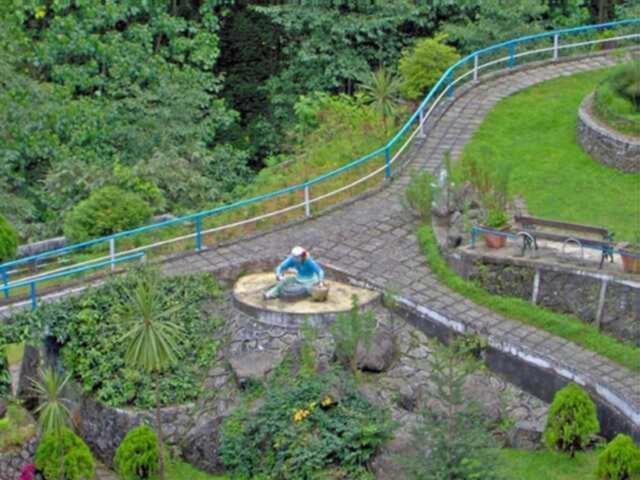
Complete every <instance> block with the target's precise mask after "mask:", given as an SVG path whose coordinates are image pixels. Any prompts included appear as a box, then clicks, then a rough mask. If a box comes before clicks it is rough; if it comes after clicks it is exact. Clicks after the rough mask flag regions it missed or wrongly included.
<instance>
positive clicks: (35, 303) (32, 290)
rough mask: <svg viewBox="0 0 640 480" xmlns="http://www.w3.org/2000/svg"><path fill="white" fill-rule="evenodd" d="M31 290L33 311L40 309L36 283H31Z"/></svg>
mask: <svg viewBox="0 0 640 480" xmlns="http://www.w3.org/2000/svg"><path fill="white" fill-rule="evenodd" d="M29 290H30V294H31V310H35V309H36V308H37V307H38V303H37V299H36V282H31V286H30V288H29Z"/></svg>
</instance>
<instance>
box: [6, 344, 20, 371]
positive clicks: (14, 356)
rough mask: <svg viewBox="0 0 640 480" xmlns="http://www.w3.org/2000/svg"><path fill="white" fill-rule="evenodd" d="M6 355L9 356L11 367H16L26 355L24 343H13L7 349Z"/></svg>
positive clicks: (8, 360)
mask: <svg viewBox="0 0 640 480" xmlns="http://www.w3.org/2000/svg"><path fill="white" fill-rule="evenodd" d="M5 354H6V356H7V362H8V364H9V366H11V365H16V364H17V363H19V362H20V361H22V355H23V354H24V343H12V344H9V345H7V346H6V347H5Z"/></svg>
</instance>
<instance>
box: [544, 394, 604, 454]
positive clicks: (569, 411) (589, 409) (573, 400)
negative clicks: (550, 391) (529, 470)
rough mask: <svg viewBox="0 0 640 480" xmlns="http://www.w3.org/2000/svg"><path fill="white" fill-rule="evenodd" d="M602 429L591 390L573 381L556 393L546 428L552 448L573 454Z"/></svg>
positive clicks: (547, 441)
mask: <svg viewBox="0 0 640 480" xmlns="http://www.w3.org/2000/svg"><path fill="white" fill-rule="evenodd" d="M599 431H600V423H599V422H598V417H597V416H596V406H595V404H594V403H593V401H592V400H591V398H590V397H589V394H588V393H587V392H585V391H584V390H583V389H582V388H580V387H579V386H578V385H576V384H575V383H570V384H569V385H567V386H566V387H564V388H563V389H561V390H559V391H558V392H557V393H556V394H555V396H554V397H553V403H552V404H551V408H550V409H549V418H548V420H547V426H546V428H545V430H544V440H545V443H546V444H547V446H548V447H549V448H551V449H557V450H560V451H562V452H567V453H569V454H570V455H571V456H572V457H573V456H574V455H575V452H576V451H577V450H582V449H584V448H585V447H586V446H587V444H588V443H589V441H590V440H591V438H592V436H593V435H595V434H596V433H598V432H599Z"/></svg>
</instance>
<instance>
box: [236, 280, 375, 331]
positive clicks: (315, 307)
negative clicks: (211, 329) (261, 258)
mask: <svg viewBox="0 0 640 480" xmlns="http://www.w3.org/2000/svg"><path fill="white" fill-rule="evenodd" d="M275 282H276V280H275V275H274V274H273V272H269V273H253V274H249V275H245V276H243V277H241V278H240V279H239V280H238V281H237V282H236V284H235V285H234V287H233V300H234V303H235V305H236V307H237V308H238V309H240V310H242V311H243V312H245V313H247V314H248V315H251V316H252V317H254V318H255V319H256V320H258V321H259V322H261V323H265V324H267V325H272V326H277V327H284V328H299V327H301V326H302V325H303V324H304V322H305V319H306V320H307V321H308V322H309V323H310V324H311V325H315V326H322V325H325V326H326V325H328V324H330V323H331V322H333V320H335V318H336V316H337V315H338V314H339V313H343V312H348V311H349V310H350V309H351V299H352V297H353V295H356V296H357V297H358V305H359V306H360V308H364V307H367V306H373V305H374V304H376V303H377V302H379V301H380V298H381V294H380V293H379V292H375V291H373V290H369V289H366V288H360V287H355V286H353V285H347V284H345V283H341V282H336V281H334V280H325V284H326V285H328V286H329V298H328V299H327V301H326V302H314V301H313V300H311V298H310V297H306V298H302V299H299V300H295V301H292V300H281V299H278V298H276V299H272V300H265V299H264V298H263V292H264V291H265V290H267V289H268V288H270V287H272V286H273V285H274V284H275Z"/></svg>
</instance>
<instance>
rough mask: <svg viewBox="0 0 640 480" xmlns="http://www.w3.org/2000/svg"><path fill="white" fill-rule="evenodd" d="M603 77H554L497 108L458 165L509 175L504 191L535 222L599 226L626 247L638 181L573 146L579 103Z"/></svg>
mask: <svg viewBox="0 0 640 480" xmlns="http://www.w3.org/2000/svg"><path fill="white" fill-rule="evenodd" d="M610 72H611V69H604V70H599V71H595V72H586V73H582V74H578V75H572V76H569V77H563V78H558V79H555V80H551V81H548V82H544V83H542V84H540V85H537V86H535V87H532V88H528V89H526V90H524V91H522V92H519V93H517V94H515V95H513V96H511V97H509V98H507V99H505V100H503V101H501V102H500V103H498V105H496V107H495V108H494V109H493V110H491V112H489V114H488V115H487V117H486V118H485V120H484V121H483V122H482V124H481V125H480V128H479V129H478V131H477V132H476V133H475V134H474V135H473V138H472V139H471V141H470V142H469V143H468V144H467V146H466V148H465V149H464V152H463V154H462V158H465V157H470V158H475V159H477V160H478V161H479V162H483V163H484V162H486V163H487V164H489V165H490V166H491V167H492V168H491V169H492V170H495V171H501V170H504V169H506V168H511V185H510V190H511V192H512V193H518V194H520V195H522V196H523V197H524V198H525V200H526V202H527V207H528V209H529V212H530V213H531V214H533V215H535V216H540V217H545V218H552V219H557V220H563V221H568V222H577V223H585V224H592V225H598V226H603V227H606V228H608V229H609V230H611V231H613V232H615V234H616V239H617V240H629V241H631V240H633V238H634V231H635V230H637V229H638V225H640V201H637V198H638V197H637V195H638V192H639V191H640V174H630V173H624V172H621V171H618V170H616V169H614V168H609V167H606V166H604V165H602V164H601V163H599V162H598V161H596V160H594V159H592V158H591V157H590V156H589V155H588V154H587V153H586V152H585V151H584V150H582V147H580V145H578V143H577V141H576V127H577V118H578V107H579V105H580V102H581V101H582V100H583V98H584V97H585V96H586V95H587V94H589V93H590V92H592V91H593V90H594V89H595V88H596V86H597V85H598V83H599V82H600V81H601V80H602V79H604V78H605V77H606V76H607V75H609V73H610ZM454 170H455V168H454ZM634 198H635V201H634Z"/></svg>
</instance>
